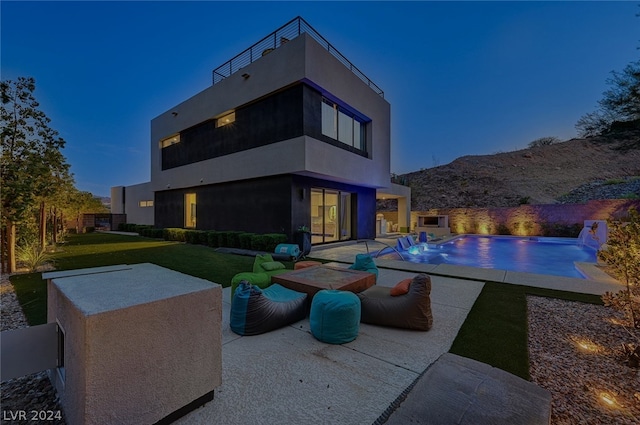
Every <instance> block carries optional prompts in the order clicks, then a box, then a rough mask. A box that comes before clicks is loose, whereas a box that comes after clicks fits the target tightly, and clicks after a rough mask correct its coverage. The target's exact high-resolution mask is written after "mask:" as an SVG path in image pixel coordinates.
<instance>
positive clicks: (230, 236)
mask: <svg viewBox="0 0 640 425" xmlns="http://www.w3.org/2000/svg"><path fill="white" fill-rule="evenodd" d="M243 233H244V232H241V231H232V232H227V246H228V247H230V248H240V235H242V234H243Z"/></svg>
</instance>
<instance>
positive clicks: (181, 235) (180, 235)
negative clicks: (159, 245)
mask: <svg viewBox="0 0 640 425" xmlns="http://www.w3.org/2000/svg"><path fill="white" fill-rule="evenodd" d="M163 237H164V239H165V240H167V241H178V242H186V241H187V230H186V229H179V228H177V227H170V228H167V229H164V231H163Z"/></svg>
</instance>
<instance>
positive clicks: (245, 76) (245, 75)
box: [242, 72, 251, 80]
mask: <svg viewBox="0 0 640 425" xmlns="http://www.w3.org/2000/svg"><path fill="white" fill-rule="evenodd" d="M249 77H251V74H247V73H246V72H245V73H244V74H242V78H244V79H245V80H246V79H248V78H249Z"/></svg>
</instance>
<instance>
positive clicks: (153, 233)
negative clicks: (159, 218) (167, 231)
mask: <svg viewBox="0 0 640 425" xmlns="http://www.w3.org/2000/svg"><path fill="white" fill-rule="evenodd" d="M140 236H144V237H146V238H153V239H163V238H164V229H154V228H148V229H142V230H141V231H140Z"/></svg>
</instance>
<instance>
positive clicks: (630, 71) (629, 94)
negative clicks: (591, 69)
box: [598, 60, 640, 121]
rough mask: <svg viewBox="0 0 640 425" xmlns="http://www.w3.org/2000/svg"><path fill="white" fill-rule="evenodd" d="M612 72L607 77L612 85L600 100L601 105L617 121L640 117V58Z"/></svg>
mask: <svg viewBox="0 0 640 425" xmlns="http://www.w3.org/2000/svg"><path fill="white" fill-rule="evenodd" d="M611 74H612V75H613V76H612V77H611V78H609V79H607V84H608V85H609V86H610V87H609V89H608V90H606V91H605V92H604V93H603V96H604V97H603V98H602V99H601V100H600V101H599V102H598V103H599V104H600V107H601V108H602V110H603V111H606V112H609V113H611V114H612V115H613V116H615V117H616V121H633V120H637V119H640V60H638V61H637V62H631V63H630V64H628V65H627V66H626V67H625V68H624V69H623V70H622V72H616V71H612V72H611Z"/></svg>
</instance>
